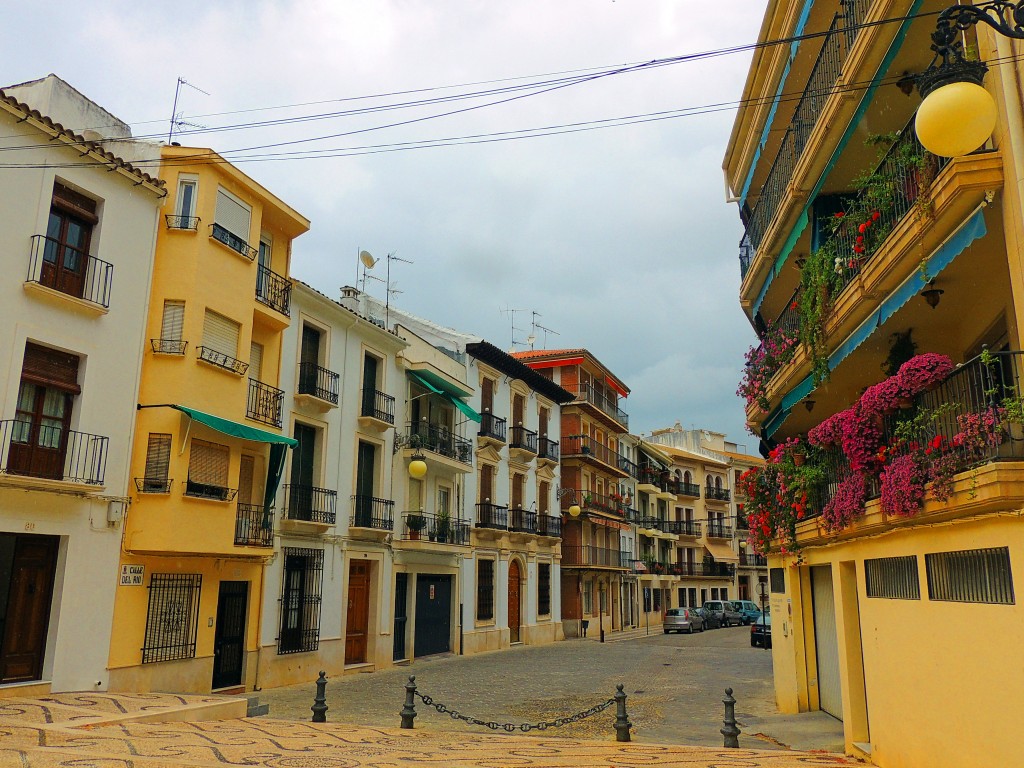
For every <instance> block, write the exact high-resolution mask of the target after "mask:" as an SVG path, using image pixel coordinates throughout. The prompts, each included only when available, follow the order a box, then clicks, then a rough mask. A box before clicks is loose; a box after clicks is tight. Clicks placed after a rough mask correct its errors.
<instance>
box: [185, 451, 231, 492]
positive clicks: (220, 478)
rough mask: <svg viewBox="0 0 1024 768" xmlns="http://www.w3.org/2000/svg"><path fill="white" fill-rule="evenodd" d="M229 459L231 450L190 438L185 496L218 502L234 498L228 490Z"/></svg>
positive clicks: (229, 489)
mask: <svg viewBox="0 0 1024 768" xmlns="http://www.w3.org/2000/svg"><path fill="white" fill-rule="evenodd" d="M230 458H231V449H230V448H228V447H227V446H226V445H219V444H218V443H208V442H206V441H205V440H199V439H197V438H192V451H191V453H190V454H189V460H188V483H187V485H186V487H185V495H187V496H197V497H199V498H203V499H216V500H218V501H230V500H231V499H232V498H234V495H235V490H234V489H232V488H228V461H229V459H230Z"/></svg>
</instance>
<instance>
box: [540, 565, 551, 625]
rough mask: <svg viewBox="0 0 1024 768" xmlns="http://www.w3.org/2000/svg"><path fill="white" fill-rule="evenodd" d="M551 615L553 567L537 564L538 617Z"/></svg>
mask: <svg viewBox="0 0 1024 768" xmlns="http://www.w3.org/2000/svg"><path fill="white" fill-rule="evenodd" d="M550 614H551V566H550V565H549V564H547V563H538V564H537V615H539V616H549V615H550Z"/></svg>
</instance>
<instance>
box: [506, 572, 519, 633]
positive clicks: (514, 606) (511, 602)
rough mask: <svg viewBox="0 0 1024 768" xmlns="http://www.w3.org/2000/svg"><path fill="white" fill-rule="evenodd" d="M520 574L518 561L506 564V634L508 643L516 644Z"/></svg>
mask: <svg viewBox="0 0 1024 768" xmlns="http://www.w3.org/2000/svg"><path fill="white" fill-rule="evenodd" d="M521 581H522V573H521V572H520V570H519V561H518V560H513V561H511V562H510V563H509V564H508V634H509V642H511V643H518V642H520V640H519V625H520V624H521V623H522V622H521V620H520V607H521V600H520V582H521Z"/></svg>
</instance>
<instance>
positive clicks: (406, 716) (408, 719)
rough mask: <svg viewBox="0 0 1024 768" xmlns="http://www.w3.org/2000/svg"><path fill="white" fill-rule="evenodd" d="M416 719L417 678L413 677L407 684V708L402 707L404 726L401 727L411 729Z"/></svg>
mask: <svg viewBox="0 0 1024 768" xmlns="http://www.w3.org/2000/svg"><path fill="white" fill-rule="evenodd" d="M414 719H416V676H415V675H412V676H411V677H410V678H409V682H408V683H406V684H405V706H404V707H402V725H401V726H400V727H402V728H407V729H411V728H412V727H413V724H412V721H413V720H414Z"/></svg>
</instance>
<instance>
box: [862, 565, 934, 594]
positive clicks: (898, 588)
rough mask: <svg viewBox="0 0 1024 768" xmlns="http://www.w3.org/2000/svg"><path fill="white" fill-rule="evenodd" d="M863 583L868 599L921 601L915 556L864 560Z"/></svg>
mask: <svg viewBox="0 0 1024 768" xmlns="http://www.w3.org/2000/svg"><path fill="white" fill-rule="evenodd" d="M864 581H865V583H866V589H867V596H868V597H886V598H891V599H894V600H920V599H921V582H920V580H919V579H918V576H917V556H916V555H907V556H906V557H880V558H876V559H873V560H865V561H864Z"/></svg>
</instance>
